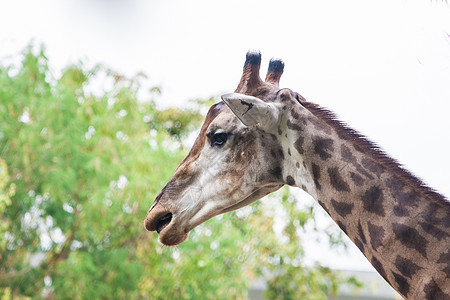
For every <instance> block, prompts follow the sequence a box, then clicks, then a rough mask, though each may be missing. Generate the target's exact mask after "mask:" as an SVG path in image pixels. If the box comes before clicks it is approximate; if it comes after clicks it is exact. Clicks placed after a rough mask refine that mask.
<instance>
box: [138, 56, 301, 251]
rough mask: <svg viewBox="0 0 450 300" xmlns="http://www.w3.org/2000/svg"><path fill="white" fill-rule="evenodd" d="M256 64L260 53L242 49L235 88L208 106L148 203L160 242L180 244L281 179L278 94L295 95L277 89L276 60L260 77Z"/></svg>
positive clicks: (276, 186) (150, 223) (150, 225)
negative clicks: (189, 142) (184, 149)
mask: <svg viewBox="0 0 450 300" xmlns="http://www.w3.org/2000/svg"><path fill="white" fill-rule="evenodd" d="M260 63H261V54H260V53H259V52H258V53H254V52H249V53H247V57H246V61H245V65H244V71H243V75H242V78H241V81H240V82H239V85H238V87H237V89H236V92H235V93H231V94H226V95H223V96H222V100H223V102H220V103H217V104H215V105H213V106H212V107H211V108H210V110H209V112H208V114H207V116H206V119H205V122H204V124H203V126H202V128H201V130H200V134H199V136H198V137H197V139H196V141H195V143H194V145H193V147H192V149H191V151H190V152H189V154H188V155H187V156H186V158H185V159H184V160H183V161H182V163H181V164H180V166H179V167H178V168H177V169H176V171H175V174H174V175H173V177H172V178H171V180H170V181H169V182H168V183H167V185H166V186H165V187H164V188H163V190H162V191H161V192H160V193H159V195H158V196H157V198H156V200H155V202H154V203H153V205H152V207H151V208H150V210H149V212H148V214H147V217H146V219H145V227H146V229H147V230H149V231H157V232H158V233H159V239H160V241H161V243H162V244H164V245H167V246H172V245H177V244H180V243H182V242H183V241H185V240H186V238H187V237H188V234H189V232H190V230H192V229H193V228H194V227H196V226H197V225H199V224H201V223H203V222H205V221H207V220H208V219H210V218H212V217H214V216H217V215H219V214H222V213H225V212H229V211H233V210H236V209H238V208H240V207H243V206H246V205H248V204H250V203H252V202H254V201H256V200H258V199H260V198H262V197H263V196H265V195H267V194H269V193H271V192H273V191H275V190H278V189H279V188H280V187H282V186H283V185H284V184H285V183H286V182H285V181H283V179H282V176H281V168H280V165H279V162H277V161H276V159H274V157H276V156H277V155H278V154H279V153H280V155H282V154H283V153H282V149H281V144H280V143H279V141H278V140H277V138H276V136H275V134H276V133H277V128H278V124H279V122H280V119H281V118H283V111H285V110H286V109H283V107H284V102H286V101H285V100H286V99H281V98H283V97H284V98H286V97H288V98H293V99H294V100H295V97H296V96H297V98H298V95H296V94H294V93H292V92H290V91H289V90H279V88H278V82H279V79H280V77H281V74H282V72H283V68H284V64H283V62H282V61H281V60H274V59H272V60H271V62H270V64H269V70H268V73H267V76H266V79H265V81H262V80H261V79H260V77H259V67H260ZM283 100H284V101H283ZM278 130H279V129H278ZM274 153H275V155H274Z"/></svg>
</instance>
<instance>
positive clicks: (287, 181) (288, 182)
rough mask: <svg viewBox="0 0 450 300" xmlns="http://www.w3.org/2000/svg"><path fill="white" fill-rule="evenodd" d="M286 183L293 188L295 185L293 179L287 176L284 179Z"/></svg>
mask: <svg viewBox="0 0 450 300" xmlns="http://www.w3.org/2000/svg"><path fill="white" fill-rule="evenodd" d="M286 183H287V184H288V185H290V186H294V185H295V180H294V178H293V177H292V176H290V175H289V176H287V177H286Z"/></svg>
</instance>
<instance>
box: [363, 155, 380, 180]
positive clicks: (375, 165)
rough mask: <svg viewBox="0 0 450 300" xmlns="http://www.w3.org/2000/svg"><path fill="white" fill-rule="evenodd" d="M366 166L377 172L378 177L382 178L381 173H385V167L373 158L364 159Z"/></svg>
mask: <svg viewBox="0 0 450 300" xmlns="http://www.w3.org/2000/svg"><path fill="white" fill-rule="evenodd" d="M361 163H362V165H363V166H364V168H366V169H367V170H369V171H371V172H372V173H375V174H376V175H377V177H378V178H380V176H381V173H383V168H382V167H381V166H380V165H379V164H378V163H376V162H374V161H373V160H371V159H363V160H362V161H361Z"/></svg>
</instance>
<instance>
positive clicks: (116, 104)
mask: <svg viewBox="0 0 450 300" xmlns="http://www.w3.org/2000/svg"><path fill="white" fill-rule="evenodd" d="M142 80H145V77H144V76H142V75H137V76H135V77H134V78H125V77H124V76H122V75H120V74H117V73H116V72H114V71H112V70H110V69H108V68H106V67H103V66H96V67H94V68H91V69H88V68H86V67H84V66H83V65H82V64H78V65H72V66H69V67H67V68H66V69H65V70H63V71H62V75H61V76H59V78H56V77H55V76H54V75H53V74H52V72H50V70H49V67H48V61H47V58H46V56H45V53H44V51H43V49H42V48H41V49H36V48H35V47H32V46H29V47H28V48H27V49H25V50H24V52H23V53H22V60H21V64H20V65H19V66H14V65H2V66H0V216H1V219H0V296H2V297H3V298H6V299H8V298H10V297H32V298H41V297H42V298H52V299H53V298H55V299H101V298H103V299H140V298H145V299H230V298H246V293H247V290H248V287H249V285H250V283H251V281H252V280H254V279H256V278H257V277H260V276H264V277H266V278H270V280H269V290H268V293H267V297H268V298H270V299H289V298H292V299H295V298H298V297H300V296H304V295H308V297H309V298H308V299H325V298H326V296H327V295H328V294H330V293H334V292H336V290H337V286H338V284H339V283H340V282H342V281H343V280H344V279H342V278H340V276H339V275H338V274H335V273H333V272H331V271H330V270H329V269H326V268H322V267H320V266H319V267H312V268H311V267H305V266H304V263H303V260H302V259H303V256H304V253H303V251H302V248H301V237H302V228H303V227H304V225H305V224H306V223H307V222H313V209H312V208H311V207H309V208H306V209H300V208H298V206H296V205H295V201H294V198H293V197H292V196H288V195H287V192H286V190H284V191H281V192H280V193H278V194H276V195H275V196H272V197H269V198H268V199H266V200H263V201H261V202H258V203H255V204H254V205H252V206H250V207H247V208H244V209H242V210H240V211H237V212H235V213H230V214H227V215H224V216H219V217H217V218H214V219H212V220H210V221H208V222H206V223H205V224H203V225H201V226H199V227H198V228H196V229H195V230H194V231H193V232H192V233H191V236H190V238H189V240H188V241H187V242H185V243H184V244H182V245H180V246H178V247H176V248H166V247H163V246H161V245H160V244H159V243H158V242H157V237H156V235H153V234H151V233H147V232H146V231H145V230H144V228H143V220H144V218H145V215H146V212H147V210H148V208H149V207H150V205H151V203H152V201H153V199H154V197H155V196H156V194H157V193H158V191H159V190H160V189H161V188H162V187H163V185H164V184H165V183H166V182H167V181H168V179H169V178H170V176H171V174H173V172H174V170H175V168H176V167H177V165H178V164H179V162H180V161H181V160H182V158H183V156H184V155H185V154H186V150H187V149H185V148H184V147H183V143H182V141H184V140H185V139H186V137H187V136H188V135H189V134H190V133H191V132H192V131H193V130H195V129H196V128H198V126H199V124H200V122H201V120H202V116H201V114H200V113H199V111H200V110H199V108H197V109H192V110H175V109H166V110H160V109H158V108H157V107H156V105H155V103H154V101H152V99H151V98H152V95H153V94H154V93H155V92H158V89H157V88H154V89H152V90H151V91H150V93H149V94H148V95H149V96H148V98H149V99H146V100H147V101H137V98H138V97H137V94H138V92H140V91H141V90H142V85H141V82H142ZM99 81H100V82H109V83H111V84H110V85H102V86H101V87H100V88H99V87H97V89H96V90H95V92H92V90H93V87H92V86H93V83H95V82H99ZM275 206H277V207H279V209H281V211H282V212H284V213H285V214H286V216H287V218H286V220H287V221H285V222H284V223H283V226H282V230H281V232H279V233H275V231H274V225H275V223H276V221H275V219H276V215H275V214H273V213H271V212H273V210H274V207H275ZM293 286H301V287H302V288H292V287H293ZM3 298H2V299H3ZM305 299H306V298H305Z"/></svg>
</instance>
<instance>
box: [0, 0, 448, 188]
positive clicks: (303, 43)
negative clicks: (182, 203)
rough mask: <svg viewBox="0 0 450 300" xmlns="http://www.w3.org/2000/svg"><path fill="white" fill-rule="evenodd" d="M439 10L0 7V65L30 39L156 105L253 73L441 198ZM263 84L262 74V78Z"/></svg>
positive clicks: (140, 3)
mask: <svg viewBox="0 0 450 300" xmlns="http://www.w3.org/2000/svg"><path fill="white" fill-rule="evenodd" d="M449 34H450V7H449V5H448V4H446V3H445V1H438V0H435V1H433V0H377V1H374V0H372V1H361V0H353V1H350V0H340V1H336V0H323V1H306V0H302V1H285V0H278V1H243V0H230V1H207V0H195V1H181V0H180V1H170V0H166V1H156V0H42V1H34V0H14V1H10V0H9V1H8V0H0V58H4V57H8V56H10V55H12V54H16V53H18V52H19V51H20V50H22V49H23V48H24V47H25V46H26V45H27V44H28V43H29V42H30V41H31V40H32V39H34V41H35V42H37V43H44V44H45V46H46V48H47V55H48V57H49V58H50V63H51V65H52V66H53V67H54V69H55V70H57V69H60V68H62V67H63V66H65V65H67V64H68V63H73V62H77V61H79V60H80V59H82V60H84V61H87V62H89V63H92V64H94V63H98V62H103V63H105V64H106V65H108V66H110V67H112V68H113V69H115V70H118V71H120V72H123V73H125V74H127V75H133V74H135V73H137V72H139V71H144V72H145V73H146V74H148V75H149V76H150V81H151V83H152V84H158V85H161V86H162V89H163V95H162V97H161V98H160V101H159V102H160V104H162V105H164V106H178V107H183V104H184V103H185V101H186V100H188V99H194V98H206V97H210V96H218V95H220V94H222V93H226V92H231V91H234V89H235V87H236V85H237V83H238V81H239V79H240V76H241V71H242V67H243V63H244V59H245V53H246V51H247V50H248V49H259V50H260V51H261V52H262V56H263V65H262V68H261V69H262V73H264V72H265V70H266V68H267V63H268V60H269V59H270V58H271V57H273V56H276V57H280V58H282V59H283V60H284V61H285V63H286V67H285V73H284V75H283V77H282V79H281V86H282V87H289V88H291V89H292V90H294V91H297V92H299V93H300V94H302V95H303V96H304V97H306V98H307V99H308V100H309V101H313V102H316V103H319V104H321V105H322V106H325V107H328V108H330V109H331V110H333V111H335V112H336V113H337V114H338V115H339V116H340V119H341V120H344V121H346V122H348V123H349V124H350V125H351V126H352V127H353V128H355V129H357V130H359V131H361V132H362V133H363V134H366V135H367V136H369V138H370V139H371V140H373V141H375V142H377V143H378V144H379V145H381V147H382V148H383V149H385V150H386V151H387V152H388V153H390V154H391V155H392V156H393V157H394V158H396V159H398V160H399V161H400V162H402V163H403V164H404V165H405V166H407V168H408V169H409V170H411V171H413V172H414V173H415V174H417V175H418V176H419V177H421V178H423V179H424V180H425V181H426V182H427V183H428V184H429V185H431V186H432V187H434V188H436V189H437V190H439V191H440V192H441V193H443V194H445V195H446V196H447V197H450V184H449V179H450V177H449V175H448V170H450V157H449V153H450V150H449V148H450V134H449V132H450V117H449V114H448V111H449V110H450V36H449ZM263 76H265V74H262V77H263Z"/></svg>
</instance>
